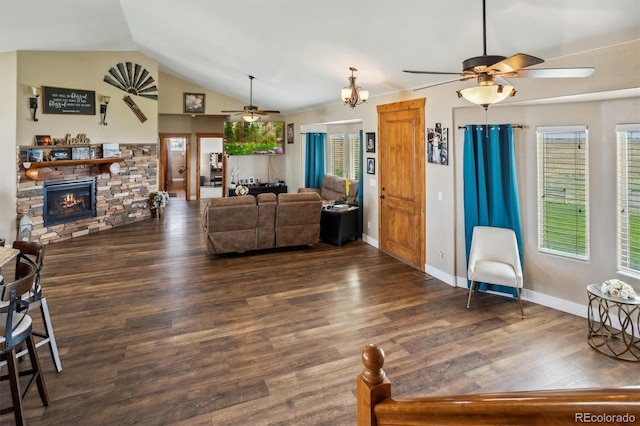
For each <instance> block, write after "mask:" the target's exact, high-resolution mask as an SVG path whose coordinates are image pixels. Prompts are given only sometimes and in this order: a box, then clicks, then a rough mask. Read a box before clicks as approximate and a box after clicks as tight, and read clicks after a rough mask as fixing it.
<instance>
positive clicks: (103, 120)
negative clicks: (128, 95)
mask: <svg viewBox="0 0 640 426" xmlns="http://www.w3.org/2000/svg"><path fill="white" fill-rule="evenodd" d="M110 100H111V96H103V97H102V103H101V104H100V124H102V125H103V126H106V125H107V105H109V101H110Z"/></svg>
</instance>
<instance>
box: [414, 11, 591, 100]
mask: <svg viewBox="0 0 640 426" xmlns="http://www.w3.org/2000/svg"><path fill="white" fill-rule="evenodd" d="M485 3H486V1H485V0H482V41H483V48H484V50H483V54H482V56H476V57H474V58H469V59H466V60H465V61H464V62H462V72H443V71H415V70H403V71H404V72H407V73H413V74H435V75H457V76H460V77H461V78H457V79H454V80H449V81H444V82H441V83H435V84H432V85H430V86H425V87H421V88H419V89H415V90H421V89H425V88H427V87H433V86H438V85H440V84H447V83H452V82H454V81H466V80H469V79H472V78H476V79H477V81H478V86H490V85H494V83H496V84H504V83H506V84H508V83H507V82H506V81H505V80H504V78H523V77H528V78H578V77H588V76H590V75H591V74H593V72H594V71H595V69H594V68H536V69H525V68H527V67H530V66H533V65H537V64H541V63H543V62H544V59H540V58H536V57H535V56H531V55H527V54H525V53H518V54H515V55H513V56H510V57H508V58H507V57H505V56H497V55H487V29H486V26H487V20H486V5H485ZM496 80H498V81H497V82H496Z"/></svg>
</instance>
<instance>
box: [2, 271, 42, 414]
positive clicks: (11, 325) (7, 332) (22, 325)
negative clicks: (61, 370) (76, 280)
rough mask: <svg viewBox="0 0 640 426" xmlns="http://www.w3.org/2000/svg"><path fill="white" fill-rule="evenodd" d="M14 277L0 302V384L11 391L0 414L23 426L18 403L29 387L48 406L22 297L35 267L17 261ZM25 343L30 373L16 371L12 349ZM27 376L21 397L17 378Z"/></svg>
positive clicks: (22, 409)
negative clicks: (1, 307) (2, 367)
mask: <svg viewBox="0 0 640 426" xmlns="http://www.w3.org/2000/svg"><path fill="white" fill-rule="evenodd" d="M16 276H18V278H17V279H16V280H15V281H13V282H11V283H6V284H5V286H4V289H3V291H2V295H1V297H0V300H2V301H4V302H9V305H8V309H7V311H6V312H3V313H0V334H1V336H0V360H2V361H5V362H6V364H7V369H8V370H9V371H8V374H7V375H6V376H2V377H0V380H2V381H4V380H8V381H9V385H10V388H11V401H12V405H11V407H3V408H2V409H0V414H6V413H11V412H13V414H14V417H15V420H16V424H17V425H23V424H24V423H25V418H24V408H23V406H22V399H23V398H24V397H25V396H26V395H27V393H28V392H29V389H30V388H31V385H32V384H33V383H34V382H35V383H36V385H37V387H38V393H39V394H40V399H41V400H42V404H43V405H44V406H45V407H46V406H48V405H49V395H48V394H47V388H46V385H45V383H44V377H43V376H42V372H41V369H40V361H39V360H38V352H37V350H36V346H35V342H34V340H33V335H32V334H31V325H32V321H31V317H30V316H29V315H27V311H28V309H29V302H28V301H27V300H23V299H22V296H23V295H25V294H27V293H29V291H30V290H31V288H32V287H33V284H34V282H35V280H36V267H35V265H34V264H33V263H31V262H30V261H25V260H21V261H19V262H18V263H17V264H16ZM23 342H24V343H26V345H27V352H28V353H29V359H30V361H31V369H29V370H23V371H20V369H19V367H18V361H17V356H16V355H17V354H16V347H17V346H18V345H20V344H21V343H23ZM24 376H31V378H30V379H29V382H28V383H27V386H26V388H25V390H24V393H23V392H22V390H21V384H20V377H24Z"/></svg>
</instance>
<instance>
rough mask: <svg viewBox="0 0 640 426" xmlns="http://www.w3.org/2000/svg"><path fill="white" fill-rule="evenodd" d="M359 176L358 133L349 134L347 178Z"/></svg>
mask: <svg viewBox="0 0 640 426" xmlns="http://www.w3.org/2000/svg"><path fill="white" fill-rule="evenodd" d="M359 176H360V135H359V134H350V135H349V179H353V180H356V179H358V177H359Z"/></svg>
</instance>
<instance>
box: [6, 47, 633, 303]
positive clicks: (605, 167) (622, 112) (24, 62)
mask: <svg viewBox="0 0 640 426" xmlns="http://www.w3.org/2000/svg"><path fill="white" fill-rule="evenodd" d="M639 50H640V40H638V41H635V42H631V43H625V44H621V45H616V46H612V47H609V48H605V49H598V50H594V51H590V52H585V53H582V54H577V55H572V56H569V57H564V58H558V59H555V60H552V61H548V62H547V63H546V64H545V66H546V67H565V66H594V67H596V69H597V71H596V73H595V74H594V75H593V76H592V77H590V78H588V79H564V80H553V79H551V80H539V79H518V80H514V85H515V86H516V88H517V90H518V95H517V96H516V97H515V98H512V99H509V100H508V101H505V102H503V104H501V105H500V106H495V107H491V108H490V109H489V111H488V112H487V113H486V114H485V112H484V110H482V108H479V107H470V106H469V104H468V103H466V102H465V101H464V100H460V99H458V98H457V97H456V96H455V93H454V91H455V90H456V88H457V87H456V86H455V83H454V84H449V85H441V86H436V87H433V88H429V89H424V90H420V91H416V92H414V91H402V92H395V93H390V94H383V95H378V96H374V97H372V98H371V99H370V100H369V102H368V103H366V104H363V105H360V106H358V107H357V108H355V109H351V108H348V107H345V106H343V105H342V104H339V103H336V104H335V105H333V106H329V107H324V108H319V109H315V110H310V111H303V112H299V113H296V114H291V115H288V116H286V117H279V116H274V117H270V119H276V117H277V118H280V119H283V121H285V122H287V123H294V143H293V144H287V145H286V147H285V151H286V155H285V156H284V157H274V158H272V160H271V161H272V164H271V166H274V164H273V163H275V167H276V168H277V169H276V171H275V173H269V170H268V167H269V164H268V163H267V159H266V158H265V159H264V163H265V164H262V163H257V162H258V161H262V160H263V159H262V157H260V158H257V159H256V158H248V157H247V158H237V160H234V161H238V162H242V164H240V163H238V164H234V163H233V162H232V163H231V166H234V165H235V166H238V167H239V168H240V169H241V172H240V174H241V176H258V177H261V178H262V179H265V174H267V175H269V174H271V175H273V176H272V177H274V178H281V176H280V175H282V176H284V177H282V178H283V179H284V180H285V181H286V182H287V185H288V187H289V190H290V191H295V190H296V188H298V187H302V186H303V184H304V155H305V152H304V140H303V138H302V137H301V135H300V133H301V129H314V128H324V129H327V131H330V130H331V125H328V124H327V123H332V122H337V121H343V120H352V121H357V122H358V123H359V124H355V125H353V126H356V127H361V128H362V130H363V131H364V132H372V131H374V132H376V134H377V113H376V107H377V106H378V105H383V104H387V103H393V102H398V101H405V100H410V99H416V98H422V97H424V98H426V112H425V125H426V126H427V127H432V126H433V125H434V124H435V123H442V126H443V127H448V128H449V144H450V153H449V157H450V165H449V166H441V165H435V164H427V170H426V178H425V179H426V188H427V194H426V204H427V205H426V212H427V213H426V217H427V228H426V258H427V260H426V265H425V268H426V270H427V272H429V273H430V274H432V275H434V276H436V277H438V278H440V279H442V280H444V281H445V282H449V283H451V284H455V283H456V281H462V278H463V277H464V276H465V270H464V269H465V268H464V265H465V259H464V244H463V243H464V241H463V240H461V239H463V238H464V236H463V235H464V234H463V229H464V228H463V226H464V225H463V221H461V219H460V218H461V217H462V216H461V215H462V206H461V202H460V200H461V198H460V197H461V192H462V179H461V176H462V175H461V167H462V163H461V157H460V156H461V152H462V151H461V144H462V132H461V131H459V130H458V129H457V128H456V126H458V125H462V124H467V123H484V122H485V121H495V122H514V123H518V124H524V125H525V126H528V128H527V129H523V130H522V131H516V138H517V141H518V143H519V144H520V145H522V146H521V147H520V149H519V150H518V164H519V166H520V175H519V179H520V188H521V194H525V193H526V196H523V197H522V212H523V223H524V229H525V232H526V235H527V241H526V251H527V254H526V258H525V271H526V272H525V273H526V278H527V283H526V284H525V287H526V288H527V290H528V292H529V294H528V296H529V297H530V298H532V299H534V300H540V301H541V302H542V303H546V304H550V305H553V304H554V303H560V304H562V303H564V302H567V303H568V304H574V305H576V306H578V305H579V304H583V303H584V301H585V296H584V286H585V285H586V284H587V283H589V282H598V281H601V280H602V279H604V278H608V277H611V276H615V275H616V271H615V259H614V257H612V256H613V254H612V253H614V252H615V242H612V241H613V240H612V239H611V238H612V237H611V230H612V229H614V228H613V227H614V226H615V225H614V223H615V219H614V217H613V216H611V212H610V211H609V210H611V207H606V206H607V205H610V206H611V205H613V201H612V196H613V195H612V194H613V191H612V190H611V188H612V185H613V183H612V180H611V179H612V177H613V176H614V171H615V170H614V167H615V166H614V160H613V158H614V157H612V152H611V151H610V149H609V148H610V146H609V145H610V144H611V143H612V142H611V141H612V140H613V135H611V129H612V128H613V126H615V124H617V123H619V122H624V121H626V122H637V121H638V120H639V118H638V117H639V116H640V114H639V112H638V104H639V97H638V95H637V94H636V95H635V96H634V97H633V98H630V99H627V100H621V99H614V100H604V101H602V100H601V101H597V102H596V101H580V100H577V99H572V103H562V104H557V103H555V101H556V100H557V98H558V97H562V96H575V95H584V94H593V93H606V92H611V91H616V90H624V89H629V88H635V89H637V88H639V87H640V55H638V54H637V53H638V51H639ZM123 61H133V62H137V63H141V64H143V65H144V66H145V67H146V68H147V69H149V70H150V71H151V72H152V74H154V73H155V75H158V73H157V66H156V64H155V62H153V61H151V60H149V59H148V58H146V57H145V56H144V55H142V54H140V53H136V52H18V53H17V54H16V53H8V54H7V53H5V54H1V55H0V70H2V75H3V77H4V76H8V78H5V79H4V81H3V82H1V83H0V94H1V95H2V98H3V99H9V100H10V104H12V105H15V108H11V107H10V108H3V107H2V106H0V120H1V121H0V123H1V124H3V126H2V129H1V130H0V137H1V138H2V140H0V147H1V149H2V151H3V152H4V153H5V154H10V157H11V158H12V159H13V158H15V157H14V153H15V145H16V141H17V143H18V144H20V145H29V144H31V140H32V138H33V136H34V135H35V134H51V135H52V136H58V135H60V136H64V134H66V133H71V134H72V135H75V134H77V133H86V134H87V136H88V137H90V138H91V140H92V142H94V143H102V142H118V141H121V140H127V141H128V142H134V143H138V142H140V143H145V142H146V143H148V142H149V141H150V140H152V141H155V140H156V137H157V133H158V131H161V132H167V133H171V132H187V133H191V134H192V135H195V133H197V132H202V133H205V132H221V131H222V123H223V121H224V119H225V118H224V116H217V114H218V113H219V110H221V109H235V108H238V109H241V108H242V106H243V105H244V104H245V103H246V102H243V101H240V100H235V99H232V98H228V97H226V96H224V95H220V94H217V93H215V92H211V91H207V90H204V89H202V88H200V87H199V86H197V85H193V84H191V83H189V82H185V81H183V80H181V79H179V78H176V77H174V76H171V75H168V74H161V75H160V76H158V80H159V84H158V87H159V88H160V89H161V90H160V92H161V94H160V100H159V102H155V101H149V100H145V99H142V98H136V102H138V103H139V105H140V107H141V108H142V110H143V111H144V113H145V114H146V115H147V117H148V118H149V121H148V122H147V123H144V124H141V123H139V121H138V120H137V118H135V116H134V115H133V114H132V113H131V111H129V109H128V107H126V105H125V104H124V103H123V102H122V101H121V98H122V95H123V93H122V92H120V91H119V90H118V89H115V88H113V87H112V86H110V85H108V84H107V83H104V82H103V81H102V78H103V76H104V75H105V74H106V73H107V71H108V69H109V67H111V66H113V65H115V64H117V63H118V62H123ZM12 75H13V76H14V77H12ZM12 78H13V81H12ZM32 85H50V86H58V87H71V88H80V89H85V90H95V91H96V93H97V94H98V95H104V94H108V95H111V96H112V101H111V104H110V105H109V113H108V120H107V121H108V122H109V125H108V126H100V125H99V116H98V115H96V116H76V117H64V116H47V115H43V114H39V116H40V120H41V121H39V122H38V123H34V122H32V121H30V110H29V108H28V97H29V86H32ZM416 85H419V82H417V83H416ZM184 92H196V93H205V94H206V96H207V98H206V103H205V109H206V113H207V114H208V116H207V117H202V116H196V117H190V116H186V115H184V114H183V111H182V102H183V93H184ZM526 101H537V102H538V104H534V103H533V102H532V104H531V105H526V104H525V102H526ZM40 112H41V111H40ZM159 115H160V117H161V118H158V117H159ZM210 120H213V121H214V123H213V124H212V123H211V122H210ZM582 123H585V124H587V125H588V126H589V128H590V139H591V147H592V148H591V149H593V150H594V151H593V152H592V154H591V160H590V162H591V171H592V173H595V175H593V174H592V176H591V200H592V204H593V203H594V202H595V201H594V200H603V201H602V202H600V201H598V203H601V204H602V205H599V206H597V208H596V211H597V212H598V216H594V215H592V216H591V226H592V231H591V232H592V233H591V248H592V256H591V259H590V260H589V261H588V262H586V263H584V264H582V263H579V262H576V261H568V260H566V259H558V258H552V257H550V256H548V255H541V254H538V253H537V252H536V246H535V245H536V243H535V240H534V238H532V237H531V236H532V235H535V229H536V224H535V217H536V216H535V215H536V212H535V209H536V207H535V202H534V201H535V200H533V199H531V188H532V187H533V186H534V185H535V169H534V168H533V167H534V166H533V164H534V160H533V159H534V158H535V157H532V151H531V149H533V146H534V143H533V139H531V138H532V137H533V136H532V131H533V130H532V129H533V128H534V127H535V126H536V125H543V124H544V125H549V124H582ZM14 129H15V130H14ZM310 131H313V130H310ZM378 142H379V138H378ZM605 144H608V145H605ZM378 151H379V150H378ZM191 155H192V158H190V161H191V162H192V163H191V165H192V176H190V179H191V180H192V183H194V185H192V188H195V183H196V176H195V162H196V161H197V159H196V158H195V149H192V153H191ZM366 156H367V155H366V154H365V157H366ZM375 157H376V158H377V153H376V154H375ZM2 158H3V160H1V161H3V162H6V161H7V160H5V158H6V156H5V155H3V157H2ZM11 161H13V160H11ZM595 161H597V162H596V163H595V164H594V163H593V162H595ZM3 164H5V163H3ZM5 165H7V166H9V163H8V162H6V164H5ZM12 166H13V163H11V167H12ZM5 170H6V168H5V167H3V168H2V171H0V173H5V174H6V173H7V172H6V171H5ZM594 170H595V171H594ZM3 176H4V175H3ZM11 176H13V174H11ZM5 177H7V179H3V183H1V184H0V200H2V201H5V200H9V201H11V202H10V203H9V204H4V203H3V207H2V213H1V216H0V218H6V219H5V220H3V221H2V223H0V232H4V233H5V234H7V235H9V236H10V237H12V236H13V234H15V222H14V221H15V211H14V206H15V182H12V181H11V179H10V176H9V175H8V174H7V176H5ZM267 177H268V176H267ZM363 180H364V182H363V186H364V190H363V192H364V193H363V198H364V205H363V216H364V225H365V229H364V232H365V236H364V239H365V241H368V242H369V243H371V244H373V245H374V246H377V238H378V226H379V225H378V187H377V176H376V175H374V176H372V175H366V174H365V175H364V179H363ZM439 193H442V195H443V197H442V200H439V199H438V194H439ZM6 206H10V210H11V211H8V210H7V208H8V207H6ZM592 208H593V207H592ZM597 209H601V210H597ZM607 209H608V210H607ZM594 213H595V212H594ZM595 218H597V220H596V219H595ZM9 221H11V223H10V224H7V223H8V222H9ZM369 222H370V223H371V227H368V226H367V225H368V223H369ZM596 222H597V223H596ZM407 231H408V232H411V230H407ZM440 251H442V252H443V254H444V256H443V258H442V259H440V258H439V256H438V253H439V252H440ZM623 278H624V277H623ZM625 279H627V280H628V281H631V282H632V283H633V284H634V285H636V288H637V284H638V283H637V282H636V281H637V280H632V279H629V278H625ZM558 301H559V302H558Z"/></svg>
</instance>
